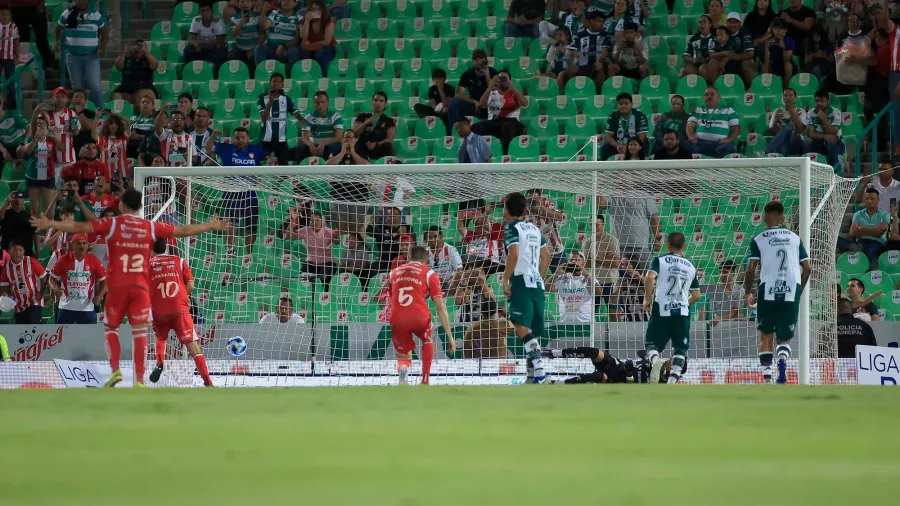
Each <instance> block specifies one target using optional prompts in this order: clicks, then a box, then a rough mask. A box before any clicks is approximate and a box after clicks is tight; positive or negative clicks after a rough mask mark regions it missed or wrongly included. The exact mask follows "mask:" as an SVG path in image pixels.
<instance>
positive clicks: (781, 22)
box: [772, 18, 787, 29]
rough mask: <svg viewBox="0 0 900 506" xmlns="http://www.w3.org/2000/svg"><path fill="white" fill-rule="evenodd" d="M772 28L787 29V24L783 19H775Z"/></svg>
mask: <svg viewBox="0 0 900 506" xmlns="http://www.w3.org/2000/svg"><path fill="white" fill-rule="evenodd" d="M772 28H780V29H785V28H787V23H785V22H784V20H783V19H779V18H775V19H773V20H772Z"/></svg>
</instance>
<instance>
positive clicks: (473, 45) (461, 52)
mask: <svg viewBox="0 0 900 506" xmlns="http://www.w3.org/2000/svg"><path fill="white" fill-rule="evenodd" d="M476 49H481V50H482V51H484V52H487V49H488V46H487V44H486V43H485V41H484V40H481V39H479V38H478V37H466V38H465V39H463V40H461V41H459V44H457V45H456V57H457V58H459V59H460V60H462V61H464V62H466V63H467V64H468V63H471V61H472V53H473V52H474V51H475V50H476Z"/></svg>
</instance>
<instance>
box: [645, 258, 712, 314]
mask: <svg viewBox="0 0 900 506" xmlns="http://www.w3.org/2000/svg"><path fill="white" fill-rule="evenodd" d="M650 270H651V271H653V272H655V273H656V293H654V294H653V304H654V306H657V307H654V310H655V311H654V313H656V314H659V315H660V316H690V314H691V313H690V307H689V304H688V302H689V300H690V296H691V291H692V290H699V289H700V281H698V280H697V268H696V267H694V264H693V263H691V261H690V260H688V259H687V258H684V257H683V256H681V255H676V254H674V253H668V254H665V255H662V256H659V257H656V258H654V259H653V262H652V263H651V264H650Z"/></svg>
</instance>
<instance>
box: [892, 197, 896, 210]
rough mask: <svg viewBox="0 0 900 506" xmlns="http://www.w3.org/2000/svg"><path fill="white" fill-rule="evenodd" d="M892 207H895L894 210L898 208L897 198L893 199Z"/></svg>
mask: <svg viewBox="0 0 900 506" xmlns="http://www.w3.org/2000/svg"><path fill="white" fill-rule="evenodd" d="M891 207H893V208H896V207H897V198H896V197H894V198H892V199H891Z"/></svg>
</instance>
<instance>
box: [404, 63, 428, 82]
mask: <svg viewBox="0 0 900 506" xmlns="http://www.w3.org/2000/svg"><path fill="white" fill-rule="evenodd" d="M400 78H401V79H403V80H404V81H407V82H409V83H414V82H420V81H427V80H429V79H431V66H430V65H428V63H426V62H425V61H424V60H422V59H421V58H413V59H412V60H409V61H406V62H404V63H403V67H402V68H401V69H400Z"/></svg>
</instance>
